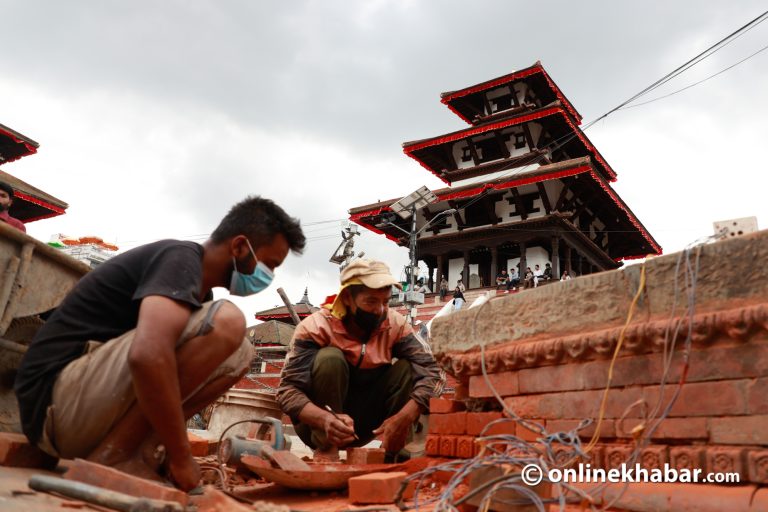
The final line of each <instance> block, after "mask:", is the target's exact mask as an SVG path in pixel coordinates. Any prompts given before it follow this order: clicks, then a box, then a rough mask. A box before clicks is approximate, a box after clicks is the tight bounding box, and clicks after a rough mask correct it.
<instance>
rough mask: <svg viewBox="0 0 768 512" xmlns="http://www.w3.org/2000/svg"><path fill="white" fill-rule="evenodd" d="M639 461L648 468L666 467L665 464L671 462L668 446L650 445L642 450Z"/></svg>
mask: <svg viewBox="0 0 768 512" xmlns="http://www.w3.org/2000/svg"><path fill="white" fill-rule="evenodd" d="M637 461H638V462H639V463H640V466H642V467H644V468H645V469H647V470H649V471H650V470H652V469H662V470H663V469H664V464H667V463H668V462H669V454H668V452H667V447H666V446H662V445H655V446H648V447H646V448H644V449H643V451H641V452H640V457H638V459H637Z"/></svg>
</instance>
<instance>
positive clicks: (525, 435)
mask: <svg viewBox="0 0 768 512" xmlns="http://www.w3.org/2000/svg"><path fill="white" fill-rule="evenodd" d="M531 422H535V423H539V424H541V425H542V426H543V427H545V428H546V425H545V424H544V421H543V420H531ZM541 436H542V434H540V433H539V432H536V431H534V430H530V429H528V428H527V427H525V426H523V425H522V424H521V423H518V424H517V437H519V438H520V439H522V440H523V441H528V442H533V441H538V440H539V438H540V437H541Z"/></svg>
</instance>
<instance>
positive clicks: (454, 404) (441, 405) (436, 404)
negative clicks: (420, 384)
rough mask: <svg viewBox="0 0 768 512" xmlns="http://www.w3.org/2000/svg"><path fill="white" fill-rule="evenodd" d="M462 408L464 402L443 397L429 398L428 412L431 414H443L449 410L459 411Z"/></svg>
mask: <svg viewBox="0 0 768 512" xmlns="http://www.w3.org/2000/svg"><path fill="white" fill-rule="evenodd" d="M463 410H464V403H463V402H459V401H457V400H447V399H445V398H430V399H429V412H430V413H432V414H436V413H437V414H443V413H449V412H461V411H463Z"/></svg>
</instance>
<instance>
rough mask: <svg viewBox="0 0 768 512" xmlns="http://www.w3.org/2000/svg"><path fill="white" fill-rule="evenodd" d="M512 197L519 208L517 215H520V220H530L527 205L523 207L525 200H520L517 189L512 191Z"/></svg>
mask: <svg viewBox="0 0 768 512" xmlns="http://www.w3.org/2000/svg"><path fill="white" fill-rule="evenodd" d="M511 192H512V197H513V198H514V200H515V205H516V206H517V213H519V214H520V218H521V219H523V220H525V219H527V218H528V212H527V211H526V210H525V205H523V200H522V199H521V198H520V194H519V193H518V192H517V188H513V189H511Z"/></svg>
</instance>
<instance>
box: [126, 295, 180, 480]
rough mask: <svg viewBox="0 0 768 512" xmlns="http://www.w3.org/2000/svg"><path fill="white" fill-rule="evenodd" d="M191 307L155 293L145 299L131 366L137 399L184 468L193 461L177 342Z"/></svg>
mask: <svg viewBox="0 0 768 512" xmlns="http://www.w3.org/2000/svg"><path fill="white" fill-rule="evenodd" d="M190 316H191V307H190V306H188V305H186V304H183V303H181V302H176V301H175V300H172V299H169V298H167V297H162V296H159V295H151V296H148V297H145V298H144V299H142V301H141V306H140V309H139V320H138V324H137V325H136V334H135V336H134V339H133V342H132V343H131V348H130V350H129V351H128V365H129V367H130V370H131V377H132V379H133V389H134V391H135V393H136V400H137V403H138V405H139V407H140V408H141V411H142V412H143V413H144V416H145V417H146V418H147V421H149V424H150V425H152V428H153V430H154V431H155V432H156V433H157V436H158V437H159V439H160V442H161V443H162V444H163V445H164V446H165V447H166V449H167V451H168V457H169V461H170V463H171V465H172V467H177V468H179V469H180V470H181V471H184V470H185V469H186V468H187V466H188V465H189V464H190V461H193V459H192V454H191V450H190V446H189V440H188V439H187V432H186V424H185V421H184V412H183V410H182V402H181V391H180V390H179V378H178V371H177V368H176V342H177V341H178V339H179V338H180V336H181V334H182V332H183V330H184V328H185V327H186V325H187V323H188V322H189V318H190Z"/></svg>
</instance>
